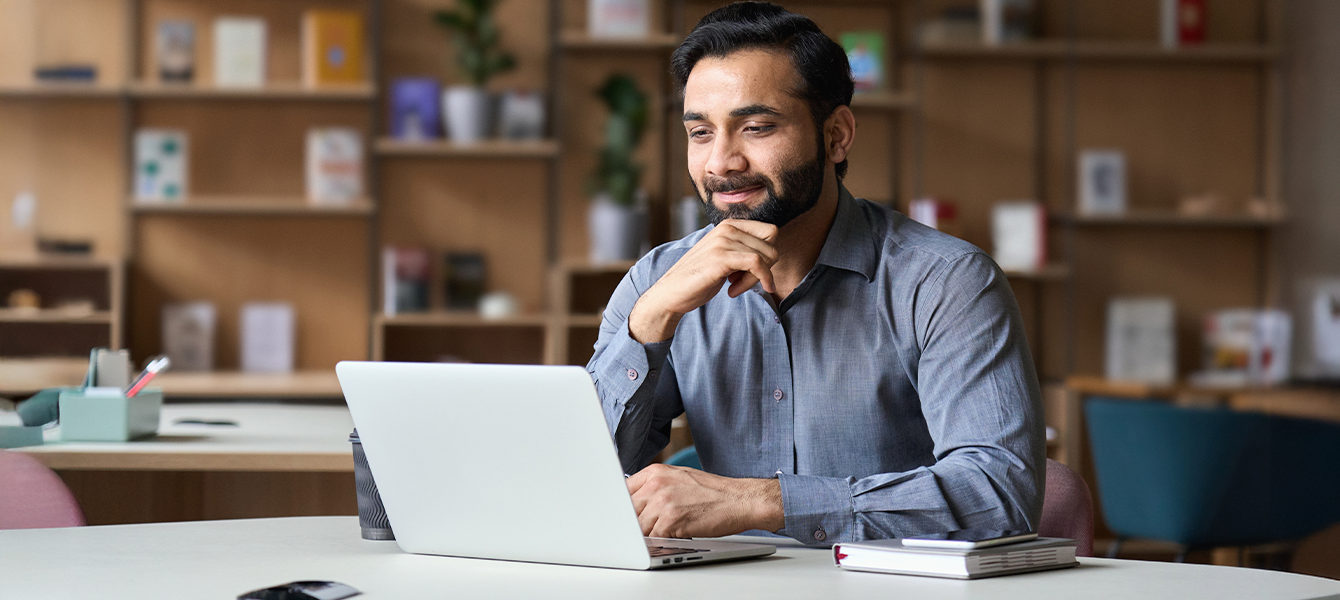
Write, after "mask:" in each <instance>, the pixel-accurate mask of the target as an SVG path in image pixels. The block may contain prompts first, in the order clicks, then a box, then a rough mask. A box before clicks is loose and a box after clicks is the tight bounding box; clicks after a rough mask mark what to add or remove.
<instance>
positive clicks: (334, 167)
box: [306, 127, 363, 206]
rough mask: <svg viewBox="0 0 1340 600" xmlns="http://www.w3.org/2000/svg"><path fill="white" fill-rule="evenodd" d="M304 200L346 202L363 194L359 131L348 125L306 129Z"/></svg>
mask: <svg viewBox="0 0 1340 600" xmlns="http://www.w3.org/2000/svg"><path fill="white" fill-rule="evenodd" d="M306 162H307V200H308V201H309V202H311V203H312V204H314V205H320V206H347V205H349V204H353V203H354V201H356V200H358V199H359V198H361V197H362V196H363V134H362V133H360V132H359V131H358V130H357V129H352V128H348V127H314V128H312V129H309V130H307V161H306Z"/></svg>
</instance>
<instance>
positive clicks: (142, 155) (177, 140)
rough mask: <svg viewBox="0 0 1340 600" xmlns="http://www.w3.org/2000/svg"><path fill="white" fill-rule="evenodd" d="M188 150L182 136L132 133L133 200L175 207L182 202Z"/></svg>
mask: <svg viewBox="0 0 1340 600" xmlns="http://www.w3.org/2000/svg"><path fill="white" fill-rule="evenodd" d="M188 150H189V147H188V146H187V138H186V132H184V131H180V130H176V129H154V128H145V129H140V130H139V131H136V132H135V177H134V178H135V200H136V201H139V202H168V203H179V202H182V201H183V200H184V199H185V198H186V192H187V173H188V164H189V163H188V161H189V156H190V155H189V151H188Z"/></svg>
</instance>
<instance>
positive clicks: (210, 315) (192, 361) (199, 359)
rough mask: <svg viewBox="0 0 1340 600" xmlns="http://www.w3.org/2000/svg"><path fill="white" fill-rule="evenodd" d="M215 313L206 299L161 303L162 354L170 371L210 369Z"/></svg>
mask: <svg viewBox="0 0 1340 600" xmlns="http://www.w3.org/2000/svg"><path fill="white" fill-rule="evenodd" d="M215 323H216V314H215V311H214V304H213V303H210V302H185V303H180V304H166V305H164V306H163V323H162V327H163V354H166V355H167V357H168V358H169V359H171V360H172V370H173V371H212V370H214V328H215Z"/></svg>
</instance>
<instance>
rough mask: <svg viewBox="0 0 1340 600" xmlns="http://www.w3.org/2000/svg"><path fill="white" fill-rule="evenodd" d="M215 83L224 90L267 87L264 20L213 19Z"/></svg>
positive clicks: (244, 18)
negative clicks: (227, 88) (225, 88)
mask: <svg viewBox="0 0 1340 600" xmlns="http://www.w3.org/2000/svg"><path fill="white" fill-rule="evenodd" d="M214 84H215V85H218V86H222V87H261V86H264V85H265V19H262V18H259V17H219V18H217V19H215V20H214Z"/></svg>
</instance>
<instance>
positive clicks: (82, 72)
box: [33, 64, 98, 83]
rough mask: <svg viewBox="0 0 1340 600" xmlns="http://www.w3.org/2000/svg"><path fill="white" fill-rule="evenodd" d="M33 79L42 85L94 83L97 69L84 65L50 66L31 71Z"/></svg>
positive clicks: (96, 77) (94, 66) (96, 78)
mask: <svg viewBox="0 0 1340 600" xmlns="http://www.w3.org/2000/svg"><path fill="white" fill-rule="evenodd" d="M33 78H34V79H36V80H37V81H39V82H42V83H94V82H96V81H97V80H98V67H97V66H96V65H86V64H51V65H43V66H40V67H36V68H34V69H33Z"/></svg>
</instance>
